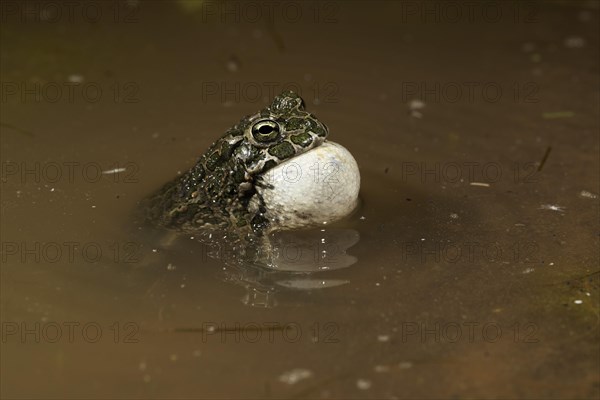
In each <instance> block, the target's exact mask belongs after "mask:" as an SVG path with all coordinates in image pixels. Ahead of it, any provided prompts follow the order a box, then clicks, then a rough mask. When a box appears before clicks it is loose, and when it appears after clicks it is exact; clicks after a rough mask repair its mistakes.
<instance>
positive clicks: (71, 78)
mask: <svg viewBox="0 0 600 400" xmlns="http://www.w3.org/2000/svg"><path fill="white" fill-rule="evenodd" d="M67 80H68V81H69V82H71V83H83V81H84V79H83V76H82V75H79V74H73V75H69V77H68V78H67Z"/></svg>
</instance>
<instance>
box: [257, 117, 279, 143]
mask: <svg viewBox="0 0 600 400" xmlns="http://www.w3.org/2000/svg"><path fill="white" fill-rule="evenodd" d="M279 134H280V129H279V124H278V123H277V122H275V121H272V120H270V119H263V120H262V121H258V122H257V123H255V124H254V125H253V126H252V136H253V137H254V139H255V140H256V141H257V142H272V141H274V140H276V139H278V138H279Z"/></svg>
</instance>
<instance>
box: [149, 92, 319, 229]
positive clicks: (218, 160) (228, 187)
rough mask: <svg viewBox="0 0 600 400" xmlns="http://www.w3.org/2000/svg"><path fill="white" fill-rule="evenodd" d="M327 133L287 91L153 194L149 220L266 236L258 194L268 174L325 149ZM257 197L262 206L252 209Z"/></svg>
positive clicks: (300, 101) (184, 227)
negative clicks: (276, 168) (323, 147)
mask: <svg viewBox="0 0 600 400" xmlns="http://www.w3.org/2000/svg"><path fill="white" fill-rule="evenodd" d="M327 133H328V130H327V127H326V126H325V125H324V124H322V123H321V122H319V121H318V120H317V118H316V117H315V116H314V115H312V114H310V113H308V112H306V111H305V110H304V104H303V101H302V99H301V98H300V97H299V96H298V95H297V94H295V93H294V92H291V91H287V92H283V93H282V94H280V95H279V96H277V97H276V98H275V99H274V100H273V102H272V103H271V104H270V105H269V106H268V107H266V108H264V109H263V110H261V111H259V112H258V113H256V114H254V115H250V116H247V117H245V118H243V119H242V120H241V121H240V122H239V123H238V124H237V125H235V126H234V127H232V128H231V129H229V130H228V131H227V132H226V133H225V135H223V137H221V138H220V139H219V140H217V141H216V142H215V143H213V144H212V145H211V146H210V147H209V149H208V150H207V151H206V153H204V154H203V155H202V156H201V157H200V159H199V160H198V162H197V163H196V165H194V166H193V167H192V168H191V169H190V170H189V171H188V172H187V173H186V174H184V175H182V176H181V177H178V178H177V179H175V180H174V181H172V182H169V183H167V184H166V185H165V186H163V188H162V189H160V190H159V191H158V192H157V193H155V194H153V195H152V196H150V198H148V203H146V209H147V218H148V219H149V220H151V221H152V222H154V223H158V224H159V225H162V226H166V227H169V228H176V229H181V230H184V231H198V230H202V229H210V228H214V229H227V228H234V229H238V228H240V229H241V228H243V229H247V228H251V229H252V231H253V232H254V233H261V232H262V231H264V229H265V228H267V227H268V225H269V222H268V220H267V219H266V218H265V217H264V214H265V212H266V209H265V206H264V202H263V201H262V199H261V198H260V196H259V195H258V193H257V191H256V187H257V186H260V185H264V183H263V182H262V176H263V174H264V173H265V172H266V171H268V170H269V169H271V168H273V167H275V166H276V165H278V164H280V163H282V162H284V161H286V160H289V159H291V158H293V157H295V156H297V155H299V154H302V153H305V152H307V151H309V150H310V149H313V148H315V147H317V146H320V145H321V144H322V143H323V142H324V141H325V138H326V136H327ZM254 196H257V199H258V201H259V202H258V204H259V205H260V206H259V207H258V210H255V211H251V210H250V209H249V204H250V201H251V199H252V198H253V197H254Z"/></svg>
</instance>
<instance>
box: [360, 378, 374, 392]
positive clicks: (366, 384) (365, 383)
mask: <svg viewBox="0 0 600 400" xmlns="http://www.w3.org/2000/svg"><path fill="white" fill-rule="evenodd" d="M356 387H357V388H359V389H360V390H368V389H370V388H371V381H370V380H368V379H358V380H357V381H356Z"/></svg>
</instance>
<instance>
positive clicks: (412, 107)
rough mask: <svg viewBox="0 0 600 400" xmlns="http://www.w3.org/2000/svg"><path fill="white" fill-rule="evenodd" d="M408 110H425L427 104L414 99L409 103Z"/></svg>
mask: <svg viewBox="0 0 600 400" xmlns="http://www.w3.org/2000/svg"><path fill="white" fill-rule="evenodd" d="M408 108H409V109H410V110H420V109H422V108H425V102H424V101H423V100H419V99H413V100H411V101H410V102H409V103H408Z"/></svg>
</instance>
